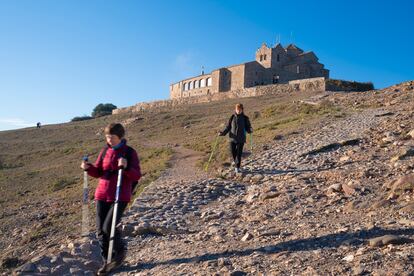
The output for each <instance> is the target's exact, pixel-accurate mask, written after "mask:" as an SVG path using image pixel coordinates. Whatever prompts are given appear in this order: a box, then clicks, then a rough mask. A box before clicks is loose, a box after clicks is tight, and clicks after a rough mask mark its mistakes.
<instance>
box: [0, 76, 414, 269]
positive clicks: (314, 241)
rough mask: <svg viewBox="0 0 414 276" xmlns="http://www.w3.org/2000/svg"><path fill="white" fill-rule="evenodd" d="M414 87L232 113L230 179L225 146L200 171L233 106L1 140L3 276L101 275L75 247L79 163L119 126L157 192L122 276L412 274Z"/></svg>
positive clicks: (318, 95)
mask: <svg viewBox="0 0 414 276" xmlns="http://www.w3.org/2000/svg"><path fill="white" fill-rule="evenodd" d="M413 86H414V83H413V82H406V83H403V84H399V85H396V86H393V87H390V88H387V89H384V90H373V91H368V92H363V93H361V92H354V93H330V92H301V93H281V94H279V95H272V96H262V97H255V98H244V99H242V100H240V101H242V102H243V103H244V105H245V106H246V111H247V112H246V113H247V115H248V116H250V118H251V120H252V123H253V126H254V128H255V136H254V142H255V143H254V145H255V147H254V148H253V152H250V150H249V149H247V150H246V155H248V156H246V157H247V159H246V162H245V163H244V164H245V170H244V172H243V173H242V174H237V175H235V174H234V173H233V172H232V171H231V170H230V169H229V168H228V165H229V164H228V162H227V158H226V157H227V151H226V149H227V145H226V141H225V140H224V139H223V140H221V142H220V146H219V152H218V154H217V155H216V156H215V160H214V163H213V165H212V166H211V170H210V172H209V174H206V173H205V172H202V171H201V168H202V166H203V164H204V163H205V162H206V160H207V157H208V153H209V152H210V149H211V143H212V142H213V139H214V138H215V136H214V134H215V132H216V130H218V129H219V128H220V127H222V125H223V123H225V122H226V119H227V117H228V116H229V114H230V113H231V110H232V106H233V105H234V103H236V102H238V101H239V100H237V99H232V100H227V101H222V102H213V103H206V104H197V105H193V106H181V107H180V106H178V107H175V108H173V109H161V110H157V111H146V112H140V113H125V114H119V115H112V116H108V117H104V118H100V119H96V120H91V121H85V122H77V123H68V124H62V125H55V126H46V127H44V128H42V129H40V130H36V129H25V130H18V131H8V132H1V133H0V143H1V147H2V149H3V150H2V154H1V155H0V161H1V163H0V164H1V170H0V173H1V175H0V176H1V177H0V185H1V189H2V194H5V195H6V196H4V197H3V198H2V202H1V206H0V207H1V208H2V210H4V211H3V213H2V216H1V222H2V223H1V228H0V229H1V232H2V236H4V237H7V238H6V239H2V241H1V244H0V247H1V249H2V252H3V256H2V258H3V260H6V261H8V262H9V263H8V264H11V265H9V269H12V268H13V266H17V265H19V264H22V263H24V262H28V261H29V262H28V263H26V265H25V266H23V267H21V268H20V270H26V271H28V273H33V272H34V271H38V272H43V273H46V274H48V273H55V274H56V275H62V274H64V273H72V274H73V273H78V274H82V275H83V274H84V273H83V272H84V271H92V270H93V269H94V268H95V267H96V266H97V264H98V263H97V258H96V242H95V241H94V240H93V239H92V240H89V239H77V238H76V237H77V236H78V235H79V233H80V199H81V179H80V176H81V172H80V170H79V169H78V167H79V164H78V163H79V159H80V157H81V156H82V155H83V154H84V153H85V152H87V153H90V154H91V155H93V156H96V154H97V152H98V151H99V149H100V148H101V147H102V142H103V136H102V133H101V131H102V127H103V126H104V125H105V124H107V123H109V122H113V121H121V122H124V123H125V124H126V125H127V129H128V135H127V136H128V137H129V142H130V143H131V144H132V145H133V146H135V147H137V148H138V150H139V153H140V154H141V158H142V161H143V167H144V171H145V172H146V173H147V174H146V176H145V177H146V180H145V181H144V182H143V183H142V185H143V186H146V185H148V184H149V183H151V184H150V185H149V186H147V187H146V188H144V187H142V189H141V190H142V192H141V193H140V195H139V196H138V197H137V199H136V200H135V202H134V203H133V204H132V206H131V208H130V210H129V212H128V214H127V215H126V217H125V219H124V222H123V230H124V234H125V235H126V236H128V243H129V245H128V247H129V255H128V258H127V263H126V264H125V266H123V267H122V268H121V269H120V270H119V271H118V272H117V273H118V274H120V275H123V274H125V275H126V274H128V273H131V274H134V273H139V275H177V274H188V275H191V274H201V275H210V274H214V273H219V274H226V273H227V274H232V275H246V274H251V275H254V274H258V273H264V272H267V273H271V274H281V275H286V274H289V275H290V274H294V275H298V274H301V273H302V274H308V275H315V274H321V275H326V274H335V275H338V274H355V275H363V274H364V273H365V274H370V273H371V274H374V275H375V274H376V275H385V274H386V273H389V274H390V275H394V274H395V275H402V274H403V273H405V272H407V273H409V272H411V271H413V270H414V267H413V265H412V259H413V256H412V251H413V245H412V243H411V239H413V238H414V237H413V235H414V230H413V228H412V227H413V223H412V210H413V205H414V202H413V201H412V189H413V187H414V176H413V173H414V153H413V152H414V151H413V148H414V133H413V130H414V120H413V119H414V87H413ZM183 167H184V168H185V169H183ZM191 172H193V173H191ZM178 176H180V177H178ZM155 179H157V180H155ZM58 180H59V181H58ZM153 180H155V181H153ZM11 182H12V183H13V184H10V183H11ZM93 183H94V184H93V185H96V182H93ZM92 207H93V206H92V204H91V208H92ZM386 235H388V236H386ZM390 235H391V236H390ZM45 243H46V244H49V246H47V247H46V248H45V246H44V244H45ZM61 244H62V246H61ZM13 258H15V259H13ZM87 259H89V260H90V261H89V262H87ZM13 260H14V261H15V262H16V263H15V264H13V263H12V261H13ZM4 264H5V262H3V266H4ZM70 269H71V270H70ZM30 270H32V272H30ZM82 271H83V272H82ZM88 273H89V272H88Z"/></svg>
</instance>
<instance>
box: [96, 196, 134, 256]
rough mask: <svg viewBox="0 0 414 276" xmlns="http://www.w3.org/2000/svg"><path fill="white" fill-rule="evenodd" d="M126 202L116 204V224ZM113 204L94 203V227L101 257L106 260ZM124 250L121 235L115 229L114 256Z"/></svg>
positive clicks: (98, 201)
mask: <svg viewBox="0 0 414 276" xmlns="http://www.w3.org/2000/svg"><path fill="white" fill-rule="evenodd" d="M127 205H128V203H127V202H119V203H118V212H117V216H116V224H118V223H119V222H120V220H121V216H122V213H123V212H124V210H125V208H126V206H127ZM114 206H115V203H114V202H105V201H101V200H97V201H96V227H97V234H98V240H99V245H100V247H101V255H102V257H103V258H104V259H105V260H106V259H107V258H108V250H109V238H110V236H111V226H112V214H113V213H114ZM123 250H125V245H124V243H123V242H122V239H121V233H120V232H119V231H118V230H117V229H116V228H115V238H114V252H113V253H112V254H114V256H115V255H116V254H117V253H119V252H122V251H123Z"/></svg>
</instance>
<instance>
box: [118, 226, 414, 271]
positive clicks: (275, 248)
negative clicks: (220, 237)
mask: <svg viewBox="0 0 414 276" xmlns="http://www.w3.org/2000/svg"><path fill="white" fill-rule="evenodd" d="M383 235H408V236H411V235H414V228H408V229H382V228H373V229H371V230H361V231H357V232H348V233H335V234H329V235H325V236H320V237H315V238H307V239H298V240H291V241H286V242H281V243H278V244H274V245H267V246H262V247H257V248H248V249H244V250H226V251H223V252H218V253H206V254H203V255H199V256H193V257H187V258H176V259H171V260H166V261H160V262H149V263H138V264H136V265H134V266H123V267H121V268H120V270H119V272H120V271H122V272H129V271H137V270H144V269H152V268H154V267H157V266H160V265H178V264H187V263H200V262H206V261H212V260H217V259H219V258H228V257H244V256H248V255H250V254H252V253H254V252H259V253H262V254H275V253H279V252H285V251H286V252H296V251H311V250H316V249H325V248H338V247H340V246H341V245H343V244H347V245H353V246H360V245H362V244H364V243H365V242H366V241H367V240H368V239H371V238H375V237H380V236H383Z"/></svg>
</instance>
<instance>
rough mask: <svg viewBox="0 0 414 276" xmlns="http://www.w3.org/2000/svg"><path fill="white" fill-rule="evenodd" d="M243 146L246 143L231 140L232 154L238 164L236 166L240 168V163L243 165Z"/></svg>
mask: <svg viewBox="0 0 414 276" xmlns="http://www.w3.org/2000/svg"><path fill="white" fill-rule="evenodd" d="M243 146H244V143H235V142H230V152H231V155H232V156H233V160H234V163H235V164H236V168H240V165H241V157H242V154H243Z"/></svg>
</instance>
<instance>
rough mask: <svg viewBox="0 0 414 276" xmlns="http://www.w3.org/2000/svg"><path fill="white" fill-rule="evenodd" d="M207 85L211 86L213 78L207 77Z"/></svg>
mask: <svg viewBox="0 0 414 276" xmlns="http://www.w3.org/2000/svg"><path fill="white" fill-rule="evenodd" d="M207 86H211V78H207Z"/></svg>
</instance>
